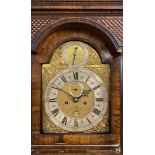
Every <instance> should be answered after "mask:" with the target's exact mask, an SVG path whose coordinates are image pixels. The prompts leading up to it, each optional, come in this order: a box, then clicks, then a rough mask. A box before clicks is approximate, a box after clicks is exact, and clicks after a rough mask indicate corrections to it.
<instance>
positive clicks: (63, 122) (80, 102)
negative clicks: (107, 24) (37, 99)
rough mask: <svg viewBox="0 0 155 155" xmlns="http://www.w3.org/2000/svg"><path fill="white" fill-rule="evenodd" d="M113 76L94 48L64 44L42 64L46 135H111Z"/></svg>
mask: <svg viewBox="0 0 155 155" xmlns="http://www.w3.org/2000/svg"><path fill="white" fill-rule="evenodd" d="M94 64H95V65H94ZM109 73H110V67H109V65H108V64H101V61H100V58H99V55H98V53H97V52H96V50H95V49H94V48H93V47H91V46H90V45H88V44H86V43H84V42H80V41H69V42H66V43H63V44H62V45H60V46H59V47H58V48H57V49H56V51H55V52H54V55H53V57H52V59H51V63H50V64H43V65H42V83H43V91H42V92H43V93H42V98H43V103H42V104H43V132H44V133H70V132H74V133H108V132H109V78H110V77H109Z"/></svg>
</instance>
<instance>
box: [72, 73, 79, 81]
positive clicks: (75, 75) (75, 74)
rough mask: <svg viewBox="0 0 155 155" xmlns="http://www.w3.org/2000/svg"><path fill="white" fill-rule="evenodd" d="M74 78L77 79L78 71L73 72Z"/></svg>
mask: <svg viewBox="0 0 155 155" xmlns="http://www.w3.org/2000/svg"><path fill="white" fill-rule="evenodd" d="M73 75H74V80H78V72H73Z"/></svg>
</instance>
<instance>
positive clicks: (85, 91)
mask: <svg viewBox="0 0 155 155" xmlns="http://www.w3.org/2000/svg"><path fill="white" fill-rule="evenodd" d="M90 91H91V89H89V90H83V92H82V94H81V95H80V96H78V97H74V96H73V101H74V102H75V103H77V102H78V101H79V99H80V98H81V97H83V96H88V94H89V92H90Z"/></svg>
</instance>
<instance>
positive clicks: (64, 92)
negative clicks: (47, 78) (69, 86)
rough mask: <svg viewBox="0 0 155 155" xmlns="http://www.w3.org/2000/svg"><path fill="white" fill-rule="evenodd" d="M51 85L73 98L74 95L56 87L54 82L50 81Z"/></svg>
mask: <svg viewBox="0 0 155 155" xmlns="http://www.w3.org/2000/svg"><path fill="white" fill-rule="evenodd" d="M52 85H54V86H55V87H57V89H58V90H61V91H62V92H64V93H65V94H67V95H68V96H70V97H71V98H72V99H74V97H73V96H72V95H71V94H69V93H67V92H66V91H64V90H63V89H61V88H59V87H58V86H57V85H55V84H54V83H52Z"/></svg>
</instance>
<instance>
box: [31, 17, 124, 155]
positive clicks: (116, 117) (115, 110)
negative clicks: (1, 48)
mask: <svg viewBox="0 0 155 155" xmlns="http://www.w3.org/2000/svg"><path fill="white" fill-rule="evenodd" d="M71 40H78V41H82V42H86V43H88V44H90V45H91V46H93V47H94V48H95V49H96V50H97V51H98V53H99V55H100V58H101V60H102V63H105V64H110V70H111V72H110V132H109V133H107V134H76V133H74V134H44V133H42V117H41V116H42V100H41V94H42V92H41V91H42V83H41V65H42V64H46V63H49V61H50V59H51V57H52V55H53V51H54V50H55V49H56V48H57V47H58V46H59V45H61V44H62V43H64V42H66V41H71ZM103 44H104V45H106V47H107V49H108V50H104V49H103ZM120 48H122V45H121V43H120V41H119V40H118V39H117V38H116V37H115V36H114V35H113V34H112V33H111V32H110V31H109V30H108V29H106V28H105V27H103V26H101V25H100V24H98V23H96V22H94V21H92V20H89V19H84V18H66V19H62V20H58V21H57V22H54V23H52V24H50V25H48V26H47V27H45V28H44V29H42V30H41V31H38V33H37V34H36V37H35V38H34V39H33V40H32V51H33V52H32V154H43V155H44V154H51V153H52V154H54V153H55V154H57V152H60V154H61V153H65V152H66V154H67V153H74V152H77V153H79V154H80V153H83V154H84V153H88V152H89V153H91V152H92V153H93V152H94V153H97V154H120V152H121V150H122V145H121V144H122V85H121V81H122V54H121V53H118V52H117V50H118V49H120ZM34 51H35V52H34Z"/></svg>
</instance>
